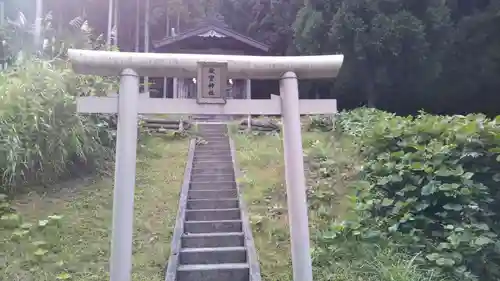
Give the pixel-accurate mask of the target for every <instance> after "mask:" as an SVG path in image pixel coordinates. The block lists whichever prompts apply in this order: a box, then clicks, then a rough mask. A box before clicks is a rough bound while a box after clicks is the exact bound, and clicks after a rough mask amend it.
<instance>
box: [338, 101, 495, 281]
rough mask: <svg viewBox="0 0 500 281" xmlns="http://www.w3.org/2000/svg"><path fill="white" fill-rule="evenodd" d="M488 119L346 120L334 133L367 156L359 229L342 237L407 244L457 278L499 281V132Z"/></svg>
mask: <svg viewBox="0 0 500 281" xmlns="http://www.w3.org/2000/svg"><path fill="white" fill-rule="evenodd" d="M498 121H500V119H498V120H490V119H487V118H485V117H484V116H482V115H468V116H452V117H449V116H432V115H428V114H423V113H422V114H420V115H419V116H417V117H398V116H394V115H392V114H389V113H385V112H381V111H378V110H372V109H358V110H354V111H352V112H345V113H342V114H340V116H339V117H338V118H337V124H336V128H337V130H339V131H340V132H341V133H343V134H347V135H349V136H351V137H353V141H354V142H357V143H359V145H360V146H361V147H362V149H363V154H364V156H365V158H366V163H365V165H364V167H363V170H362V173H363V177H364V180H365V181H364V182H360V183H359V184H357V185H356V186H355V187H356V192H357V193H356V196H355V198H354V201H355V211H356V213H357V215H358V218H357V221H355V222H350V223H347V222H344V224H343V226H342V227H339V228H338V231H339V232H341V233H342V235H340V237H343V236H345V235H351V236H354V237H357V239H360V240H363V239H370V238H377V239H381V238H382V240H383V241H392V242H393V243H394V244H398V245H402V246H403V247H404V248H405V249H406V250H409V251H411V252H413V253H417V252H421V253H422V255H421V256H420V257H419V258H418V260H419V261H420V262H424V263H426V264H428V265H430V266H434V267H438V268H440V269H442V270H444V271H445V272H448V273H451V276H455V277H458V278H459V279H476V278H479V279H481V280H499V278H500V271H499V270H500V268H499V262H500V249H499V247H500V241H499V239H498V237H497V234H498V231H499V227H498V220H499V214H500V209H499V207H498V206H499V203H500V202H499V194H500V193H499V192H498V189H497V185H498V182H497V181H500V163H499V160H500V157H499V152H500V150H499V145H500V126H499V124H498Z"/></svg>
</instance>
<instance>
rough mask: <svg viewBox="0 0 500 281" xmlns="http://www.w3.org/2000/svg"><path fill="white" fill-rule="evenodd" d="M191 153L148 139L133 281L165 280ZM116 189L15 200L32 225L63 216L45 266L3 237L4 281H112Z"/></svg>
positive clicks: (73, 189)
mask: <svg viewBox="0 0 500 281" xmlns="http://www.w3.org/2000/svg"><path fill="white" fill-rule="evenodd" d="M187 150H188V142H187V140H179V141H164V140H161V139H158V138H152V139H148V140H147V145H146V146H145V147H144V148H142V149H141V152H140V154H139V158H138V161H137V185H136V191H135V222H134V228H135V230H134V247H133V280H137V281H139V280H141V281H142V280H148V281H149V280H152V281H155V280H158V281H159V280H162V271H163V268H164V266H165V263H166V261H167V259H168V255H169V253H170V238H171V235H172V230H173V227H174V224H175V218H176V213H177V203H178V195H179V191H180V187H181V183H182V179H183V173H184V167H185V161H186V159H187ZM112 184H113V181H112V179H109V178H105V179H99V180H95V181H94V182H91V183H82V182H78V183H77V182H75V183H70V184H66V185H69V186H66V187H65V188H63V189H60V190H59V191H56V192H50V193H48V194H45V195H40V194H31V195H29V196H26V197H24V198H22V199H18V200H16V201H15V202H14V204H15V206H16V208H17V209H18V210H19V212H20V213H21V214H22V215H23V216H24V217H25V218H26V219H28V220H30V221H36V220H40V219H43V218H45V217H47V216H48V215H52V214H59V215H62V216H63V220H62V227H61V228H60V230H59V231H58V232H57V235H53V236H51V237H47V238H46V239H47V240H48V241H47V242H48V243H49V244H54V245H56V246H55V248H54V251H57V252H58V253H57V254H54V255H52V256H48V257H47V258H46V260H45V261H43V262H41V263H36V264H33V263H30V262H28V261H27V260H29V257H27V256H26V254H25V253H26V251H24V250H25V249H26V248H27V247H29V245H28V244H29V243H30V242H29V241H25V242H22V243H21V244H17V243H13V242H10V237H9V236H8V233H9V232H7V231H3V232H2V231H0V242H1V243H2V244H3V245H1V246H0V252H4V253H5V256H4V257H2V256H1V255H0V280H10V281H18V280H23V281H32V280H33V281H54V280H58V279H62V278H67V279H68V280H84V281H90V280H96V281H97V280H108V259H109V254H110V252H109V249H110V238H111V231H110V230H111V219H112V200H113V189H112ZM1 259H4V261H2V260H1ZM61 273H68V275H69V276H70V277H68V275H66V274H63V275H61ZM58 277H59V278H58Z"/></svg>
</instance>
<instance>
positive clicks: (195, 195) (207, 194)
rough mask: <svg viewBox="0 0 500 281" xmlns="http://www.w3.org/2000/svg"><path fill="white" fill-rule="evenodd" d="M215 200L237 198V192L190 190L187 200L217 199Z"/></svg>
mask: <svg viewBox="0 0 500 281" xmlns="http://www.w3.org/2000/svg"><path fill="white" fill-rule="evenodd" d="M217 198H238V190H236V188H233V189H215V190H190V191H189V193H188V199H217Z"/></svg>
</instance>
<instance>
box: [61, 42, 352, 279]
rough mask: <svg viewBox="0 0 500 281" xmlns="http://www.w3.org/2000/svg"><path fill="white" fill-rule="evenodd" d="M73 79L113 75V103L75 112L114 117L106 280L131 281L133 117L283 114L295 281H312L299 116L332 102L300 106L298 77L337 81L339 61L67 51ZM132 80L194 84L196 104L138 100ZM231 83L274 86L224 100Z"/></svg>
mask: <svg viewBox="0 0 500 281" xmlns="http://www.w3.org/2000/svg"><path fill="white" fill-rule="evenodd" d="M68 55H69V58H70V60H71V62H72V66H73V69H74V71H75V72H77V73H80V74H92V75H102V76H118V75H119V76H120V93H119V95H118V97H80V98H78V100H77V110H78V112H82V113H118V133H117V144H116V167H115V182H114V198H113V227H112V242H111V258H110V279H111V281H130V280H131V267H132V233H133V225H132V224H133V216H134V214H133V211H134V186H135V174H136V149H137V126H138V124H137V121H138V119H137V117H138V114H139V113H141V114H222V115H250V114H253V115H282V120H283V145H284V154H285V181H286V187H287V204H288V215H289V223H290V236H291V245H292V250H291V251H292V264H293V276H294V280H295V281H312V266H311V256H310V241H309V228H308V213H307V202H306V184H305V183H306V181H305V175H304V164H303V160H304V159H303V149H302V136H301V125H300V114H328V113H335V112H336V111H337V103H336V100H299V92H298V80H297V78H301V79H304V78H306V79H307V78H332V77H336V76H337V74H338V72H339V70H340V67H341V65H342V62H343V59H344V57H343V55H323V56H302V57H269V56H265V57H264V56H262V57H260V56H231V55H198V54H159V53H126V52H106V51H90V50H75V49H72V50H69V51H68ZM139 76H152V77H155V76H159V77H163V76H167V77H186V78H189V77H197V81H199V82H198V83H197V85H198V98H197V99H154V98H149V97H145V98H139ZM228 78H232V79H280V96H279V97H277V96H274V97H273V98H272V99H270V100H236V99H233V100H226V99H225V98H224V93H225V90H224V89H225V88H224V86H225V83H226V81H227V79H228Z"/></svg>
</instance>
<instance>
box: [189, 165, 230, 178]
mask: <svg viewBox="0 0 500 281" xmlns="http://www.w3.org/2000/svg"><path fill="white" fill-rule="evenodd" d="M233 173H234V170H233V167H210V168H208V167H205V168H193V169H192V170H191V176H201V175H213V176H217V175H232V174H233Z"/></svg>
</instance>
